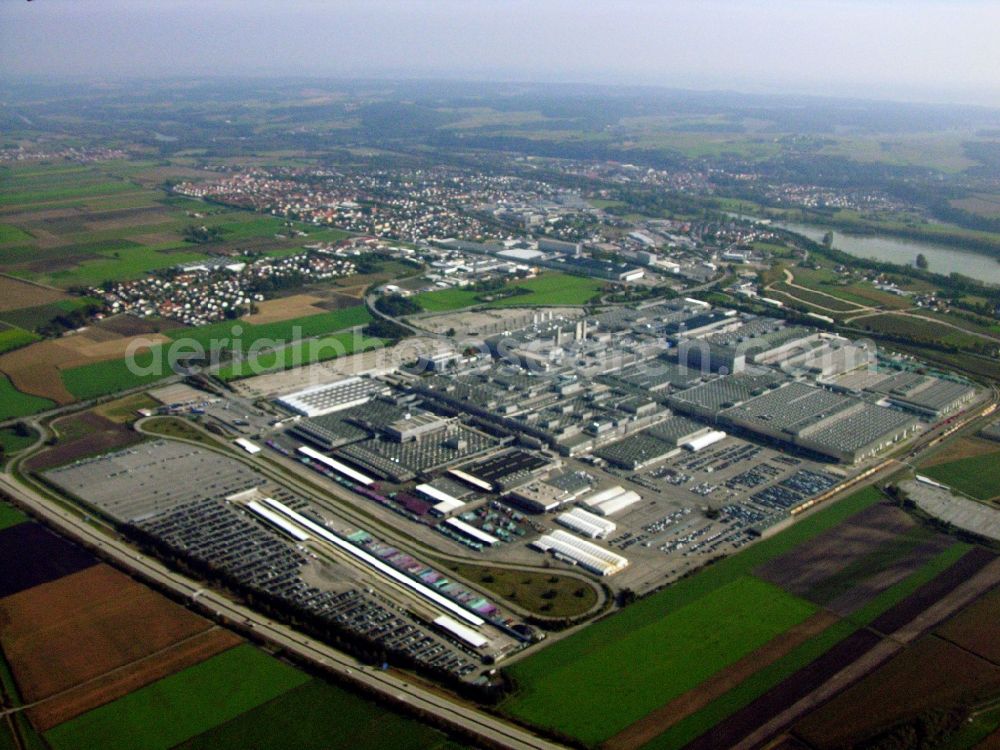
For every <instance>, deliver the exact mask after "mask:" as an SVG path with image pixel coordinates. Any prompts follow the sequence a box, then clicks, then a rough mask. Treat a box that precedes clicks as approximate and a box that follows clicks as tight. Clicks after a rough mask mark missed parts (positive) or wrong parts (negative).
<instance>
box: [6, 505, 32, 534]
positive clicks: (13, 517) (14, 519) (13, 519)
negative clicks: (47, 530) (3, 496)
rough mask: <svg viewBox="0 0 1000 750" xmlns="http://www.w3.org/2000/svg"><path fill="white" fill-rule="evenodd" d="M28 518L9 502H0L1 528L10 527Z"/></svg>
mask: <svg viewBox="0 0 1000 750" xmlns="http://www.w3.org/2000/svg"><path fill="white" fill-rule="evenodd" d="M27 520H28V517H27V516H26V515H24V513H22V512H21V511H19V510H18V509H17V508H15V507H13V506H11V505H7V503H0V529H8V528H10V527H11V526H16V525H17V524H19V523H21V522H22V521H27Z"/></svg>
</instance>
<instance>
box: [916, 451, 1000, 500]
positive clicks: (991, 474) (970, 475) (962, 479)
mask: <svg viewBox="0 0 1000 750" xmlns="http://www.w3.org/2000/svg"><path fill="white" fill-rule="evenodd" d="M920 473H921V474H926V475H927V476H929V477H930V478H931V479H936V480H937V481H939V482H941V483H942V484H946V485H948V486H949V487H954V488H955V489H956V490H958V491H959V492H964V493H965V494H966V495H969V496H970V497H974V498H976V499H977V500H991V499H992V498H994V497H1000V451H996V452H994V453H986V454H984V455H981V456H970V457H969V458H960V459H958V460H957V461H949V462H948V463H945V464H938V465H937V466H930V467H928V468H926V469H921V470H920Z"/></svg>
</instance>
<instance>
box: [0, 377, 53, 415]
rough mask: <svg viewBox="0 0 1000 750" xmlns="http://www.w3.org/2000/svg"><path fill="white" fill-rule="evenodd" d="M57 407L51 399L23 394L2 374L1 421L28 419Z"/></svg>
mask: <svg viewBox="0 0 1000 750" xmlns="http://www.w3.org/2000/svg"><path fill="white" fill-rule="evenodd" d="M55 405H56V404H55V402H54V401H52V400H50V399H47V398H41V397H39V396H33V395H30V394H27V393H22V392H21V391H19V390H17V389H16V388H15V387H14V386H13V385H12V384H11V382H10V378H8V377H7V376H6V375H4V374H2V373H0V419H11V418H13V417H26V416H28V415H30V414H37V413H38V412H40V411H45V410H46V409H51V408H52V407H54V406H55Z"/></svg>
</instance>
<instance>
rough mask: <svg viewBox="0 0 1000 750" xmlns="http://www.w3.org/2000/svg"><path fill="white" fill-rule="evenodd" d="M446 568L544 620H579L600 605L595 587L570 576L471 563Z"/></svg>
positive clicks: (456, 564)
mask: <svg viewBox="0 0 1000 750" xmlns="http://www.w3.org/2000/svg"><path fill="white" fill-rule="evenodd" d="M446 565H447V567H448V569H449V570H453V571H455V573H457V574H458V575H460V576H462V577H463V578H465V579H466V580H469V581H472V582H473V583H475V584H477V585H478V586H479V587H480V588H484V589H486V590H488V591H492V592H493V593H494V594H496V595H497V596H499V597H502V598H504V599H508V600H512V601H515V602H517V604H518V605H519V606H521V607H523V608H524V609H526V610H528V611H530V612H536V613H538V614H540V615H542V616H543V617H579V616H580V615H582V614H585V613H586V612H588V611H589V610H590V609H591V607H593V606H594V605H595V604H597V591H595V590H594V587H593V586H589V585H587V584H586V583H583V582H582V581H580V580H578V579H576V578H571V577H570V576H565V575H558V574H556V573H531V572H528V571H523V570H510V569H508V568H496V567H490V566H488V565H475V564H470V563H455V562H449V563H447V564H446Z"/></svg>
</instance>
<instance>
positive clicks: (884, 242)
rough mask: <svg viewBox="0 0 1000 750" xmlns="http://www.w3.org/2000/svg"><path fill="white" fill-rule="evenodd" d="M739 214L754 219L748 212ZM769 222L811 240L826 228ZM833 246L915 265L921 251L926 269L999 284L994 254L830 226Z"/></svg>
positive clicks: (819, 237) (999, 270)
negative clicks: (851, 232) (848, 231)
mask: <svg viewBox="0 0 1000 750" xmlns="http://www.w3.org/2000/svg"><path fill="white" fill-rule="evenodd" d="M742 218H746V219H754V217H752V216H744V217H742ZM771 224H772V226H776V227H780V228H781V229H787V230H788V231H789V232H796V233H797V234H801V235H803V236H805V237H808V238H809V239H811V240H813V241H814V242H822V241H823V236H824V235H825V234H826V233H827V232H828V231H830V229H829V227H824V226H820V225H818V224H800V223H797V222H791V221H789V222H780V221H772V222H771ZM833 246H834V247H835V248H836V249H838V250H842V251H843V252H845V253H850V254H851V255H855V256H857V257H859V258H875V259H876V260H881V261H885V262H887V263H897V264H899V265H908V266H913V265H916V262H917V255H919V254H920V253H923V254H924V257H925V258H927V270H928V271H931V272H932V273H940V274H943V275H945V276H947V275H949V274H951V273H954V272H957V273H960V274H962V275H963V276H969V277H971V278H973V279H978V280H979V281H983V282H986V283H988V284H1000V262H997V259H996V258H995V257H993V256H990V255H983V254H981V253H976V252H973V251H971V250H962V249H961V248H959V247H952V246H951V245H938V244H935V243H932V242H920V241H917V240H907V239H901V238H898V237H886V236H880V235H860V234H845V233H844V232H838V231H836V230H834V232H833Z"/></svg>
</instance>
